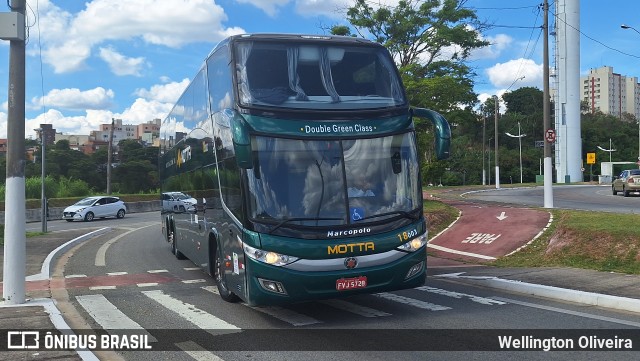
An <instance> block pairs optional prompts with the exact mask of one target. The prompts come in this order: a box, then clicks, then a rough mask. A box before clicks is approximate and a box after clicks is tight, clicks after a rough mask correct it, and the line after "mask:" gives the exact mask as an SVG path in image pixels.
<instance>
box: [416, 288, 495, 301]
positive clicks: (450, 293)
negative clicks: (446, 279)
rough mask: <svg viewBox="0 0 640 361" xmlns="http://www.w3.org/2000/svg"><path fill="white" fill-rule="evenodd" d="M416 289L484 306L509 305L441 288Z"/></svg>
mask: <svg viewBox="0 0 640 361" xmlns="http://www.w3.org/2000/svg"><path fill="white" fill-rule="evenodd" d="M415 289H416V290H419V291H425V292H431V293H435V294H438V295H442V296H448V297H453V298H458V299H460V298H463V297H465V298H468V299H470V300H471V301H473V302H478V303H481V304H483V305H506V304H507V303H506V302H502V301H498V300H494V299H492V298H486V297H480V296H474V295H469V294H466V293H460V292H453V291H447V290H443V289H440V288H435V287H429V286H421V287H416V288H415Z"/></svg>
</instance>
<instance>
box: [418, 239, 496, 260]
mask: <svg viewBox="0 0 640 361" xmlns="http://www.w3.org/2000/svg"><path fill="white" fill-rule="evenodd" d="M427 247H429V248H433V249H437V250H439V251H443V252H448V253H454V254H458V255H461V256H469V257H475V258H481V259H488V260H494V259H496V258H495V257H491V256H485V255H482V254H477V253H471V252H463V251H458V250H455V249H451V248H447V247H442V246H438V245H437V244H431V243H427Z"/></svg>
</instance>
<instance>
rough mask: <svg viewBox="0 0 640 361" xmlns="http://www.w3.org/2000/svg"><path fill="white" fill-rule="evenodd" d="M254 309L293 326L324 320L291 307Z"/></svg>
mask: <svg viewBox="0 0 640 361" xmlns="http://www.w3.org/2000/svg"><path fill="white" fill-rule="evenodd" d="M252 309H254V310H256V311H260V312H262V313H266V314H267V315H270V316H273V317H275V318H277V319H279V320H281V321H284V322H286V323H289V324H291V325H293V326H307V325H313V324H316V323H322V321H319V320H316V319H315V318H313V317H309V316H307V315H303V314H301V313H298V312H295V311H292V310H290V309H287V308H282V307H278V306H268V307H252Z"/></svg>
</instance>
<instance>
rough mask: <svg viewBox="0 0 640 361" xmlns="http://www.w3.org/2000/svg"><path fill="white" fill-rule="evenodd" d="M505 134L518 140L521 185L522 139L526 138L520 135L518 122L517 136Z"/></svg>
mask: <svg viewBox="0 0 640 361" xmlns="http://www.w3.org/2000/svg"><path fill="white" fill-rule="evenodd" d="M505 134H506V135H508V136H510V137H512V138H518V146H519V148H520V183H522V137H526V136H527V135H526V134H522V133H520V122H518V135H513V134H511V133H505Z"/></svg>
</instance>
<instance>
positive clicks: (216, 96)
mask: <svg viewBox="0 0 640 361" xmlns="http://www.w3.org/2000/svg"><path fill="white" fill-rule="evenodd" d="M207 78H208V83H209V84H208V85H209V96H210V99H209V101H210V102H211V113H217V112H219V111H220V110H222V109H226V108H231V106H232V105H233V98H234V96H233V88H232V80H231V70H230V68H229V48H228V47H226V46H225V47H223V48H220V49H218V51H216V52H215V53H214V54H213V55H211V57H210V58H209V59H208V60H207Z"/></svg>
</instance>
